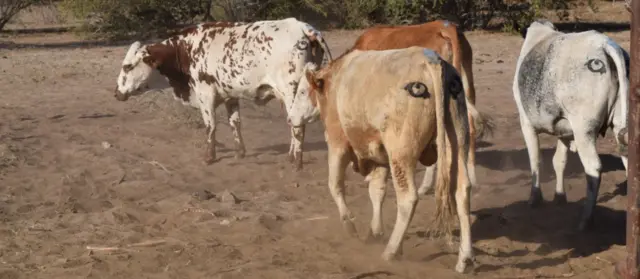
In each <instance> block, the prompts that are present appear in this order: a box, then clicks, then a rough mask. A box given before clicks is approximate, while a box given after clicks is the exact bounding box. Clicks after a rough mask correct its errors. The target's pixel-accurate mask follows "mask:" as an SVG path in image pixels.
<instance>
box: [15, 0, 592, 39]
mask: <svg viewBox="0 0 640 279" xmlns="http://www.w3.org/2000/svg"><path fill="white" fill-rule="evenodd" d="M15 1H17V0H15ZM586 1H589V3H591V1H593V0H586ZM570 3H571V1H570V0H347V1H345V0H215V1H214V0H180V1H176V0H62V4H61V7H62V10H63V11H67V12H69V13H70V14H71V15H73V16H75V17H76V18H81V19H86V20H85V25H84V28H83V30H84V31H89V34H91V35H95V36H99V37H106V38H112V39H114V38H129V37H133V36H135V37H137V38H140V37H142V38H149V37H157V36H164V35H166V34H167V33H168V32H169V31H172V30H173V29H174V28H176V27H179V26H181V25H183V24H191V23H194V22H198V21H202V20H229V21H256V20H264V19H279V18H285V17H291V16H294V17H298V18H302V19H303V20H304V19H305V16H307V15H309V14H312V15H314V16H315V18H320V17H324V18H327V19H330V21H332V23H335V25H337V26H339V27H342V28H348V29H351V28H366V27H369V26H372V25H375V24H392V25H397V24H415V23H421V22H427V21H432V20H436V19H448V20H451V21H453V22H456V23H458V24H459V25H460V26H461V27H462V28H463V29H464V30H471V29H485V28H487V27H488V26H490V25H491V24H495V22H496V21H497V22H500V23H499V24H501V25H503V26H504V27H503V30H505V31H520V29H521V28H522V27H525V26H528V25H529V24H530V22H531V21H532V20H533V19H534V18H537V17H540V16H541V15H542V12H543V11H546V10H556V11H558V12H559V13H558V15H559V16H561V12H565V13H566V10H567V9H568V8H569V6H570V5H569V4H570ZM312 17H313V16H312ZM311 23H313V22H311Z"/></svg>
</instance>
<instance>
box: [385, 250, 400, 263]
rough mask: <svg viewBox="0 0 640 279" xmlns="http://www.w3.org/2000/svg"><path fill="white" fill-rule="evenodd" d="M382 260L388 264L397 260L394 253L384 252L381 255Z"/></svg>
mask: <svg viewBox="0 0 640 279" xmlns="http://www.w3.org/2000/svg"><path fill="white" fill-rule="evenodd" d="M382 259H383V260H385V261H388V262H390V261H394V260H395V259H397V256H396V254H394V253H387V252H384V253H382Z"/></svg>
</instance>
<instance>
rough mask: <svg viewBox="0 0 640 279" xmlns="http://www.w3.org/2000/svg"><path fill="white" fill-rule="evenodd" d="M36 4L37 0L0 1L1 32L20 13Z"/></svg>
mask: <svg viewBox="0 0 640 279" xmlns="http://www.w3.org/2000/svg"><path fill="white" fill-rule="evenodd" d="M35 3H36V0H0V30H2V29H3V28H4V26H5V25H7V23H9V21H10V20H11V19H12V18H13V17H14V16H16V15H17V14H18V13H19V12H20V11H22V10H24V9H26V8H28V7H29V6H31V5H33V4H35Z"/></svg>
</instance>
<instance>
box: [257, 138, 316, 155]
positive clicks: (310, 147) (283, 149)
mask: <svg viewBox="0 0 640 279" xmlns="http://www.w3.org/2000/svg"><path fill="white" fill-rule="evenodd" d="M289 147H290V145H289V144H288V143H286V144H285V143H281V144H273V145H267V146H263V147H258V148H256V151H258V152H268V151H272V152H275V153H278V154H284V153H287V154H288V153H289ZM302 150H303V152H306V151H318V150H327V143H326V142H325V141H316V142H305V143H303V144H302Z"/></svg>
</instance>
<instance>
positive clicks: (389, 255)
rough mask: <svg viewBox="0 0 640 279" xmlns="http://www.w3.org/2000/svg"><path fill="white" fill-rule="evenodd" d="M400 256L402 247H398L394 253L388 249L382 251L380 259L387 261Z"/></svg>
mask: <svg viewBox="0 0 640 279" xmlns="http://www.w3.org/2000/svg"><path fill="white" fill-rule="evenodd" d="M400 256H402V247H398V250H397V251H396V252H395V253H394V252H389V251H384V253H382V259H383V260H385V261H388V262H390V261H394V260H397V259H399V258H400Z"/></svg>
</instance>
